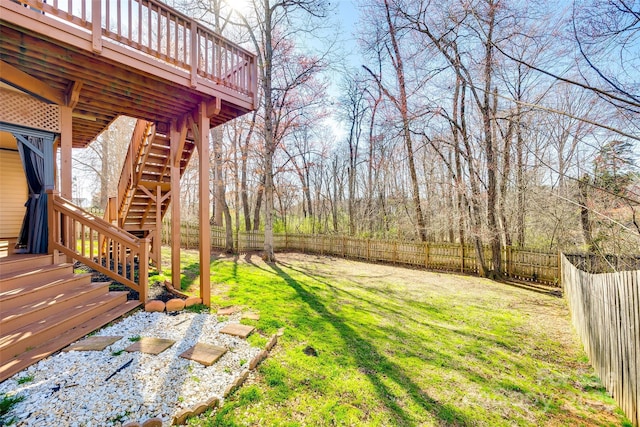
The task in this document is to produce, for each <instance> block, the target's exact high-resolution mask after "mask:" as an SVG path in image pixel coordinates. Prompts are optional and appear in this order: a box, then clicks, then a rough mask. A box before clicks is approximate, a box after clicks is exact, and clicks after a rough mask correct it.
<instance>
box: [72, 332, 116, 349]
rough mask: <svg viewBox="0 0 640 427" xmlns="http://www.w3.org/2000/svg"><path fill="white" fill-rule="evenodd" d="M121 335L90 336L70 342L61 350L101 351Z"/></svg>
mask: <svg viewBox="0 0 640 427" xmlns="http://www.w3.org/2000/svg"><path fill="white" fill-rule="evenodd" d="M121 338H122V337H99V336H95V335H94V336H92V337H89V338H85V339H83V340H82V341H78V342H76V343H73V344H71V345H70V346H68V347H67V348H65V349H63V350H62V351H102V350H104V349H105V348H107V347H109V346H110V345H111V344H113V343H114V342H116V341H118V340H119V339H121Z"/></svg>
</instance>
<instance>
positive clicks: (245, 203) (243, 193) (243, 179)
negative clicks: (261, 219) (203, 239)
mask: <svg viewBox="0 0 640 427" xmlns="http://www.w3.org/2000/svg"><path fill="white" fill-rule="evenodd" d="M254 120H255V114H254ZM251 127H252V128H253V124H252V126H251ZM250 140H251V138H250V136H247V138H246V139H245V141H244V144H243V148H242V153H241V155H242V158H241V160H240V197H241V198H242V212H243V213H244V227H245V230H247V231H250V230H251V208H250V207H249V191H248V189H247V163H248V156H249V141H250Z"/></svg>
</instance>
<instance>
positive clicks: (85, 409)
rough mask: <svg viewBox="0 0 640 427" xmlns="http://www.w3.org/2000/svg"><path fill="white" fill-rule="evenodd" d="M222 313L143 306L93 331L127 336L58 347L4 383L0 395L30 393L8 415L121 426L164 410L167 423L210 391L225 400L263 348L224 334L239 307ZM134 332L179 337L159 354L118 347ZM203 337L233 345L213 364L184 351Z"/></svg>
mask: <svg viewBox="0 0 640 427" xmlns="http://www.w3.org/2000/svg"><path fill="white" fill-rule="evenodd" d="M224 319H225V320H224V321H220V322H219V321H218V319H217V317H216V316H215V315H209V314H195V313H188V312H181V313H179V314H178V315H175V316H173V315H168V314H165V313H146V312H144V311H139V312H137V313H135V314H134V315H132V316H129V317H127V318H125V319H123V320H121V321H119V322H118V323H116V324H113V325H111V326H108V327H106V328H104V329H101V330H100V331H98V332H97V333H96V335H103V336H114V335H115V336H122V337H123V338H122V339H120V340H119V341H116V342H115V343H114V344H112V345H110V346H108V347H107V348H106V349H105V350H103V351H70V352H60V353H57V354H55V355H53V356H51V357H48V358H46V359H44V360H42V361H40V362H39V363H37V364H35V365H33V366H31V367H29V368H27V369H26V370H24V371H22V372H20V373H18V374H16V375H15V376H13V377H12V378H9V379H7V380H6V381H4V382H3V383H0V395H1V394H18V395H22V396H24V398H25V399H24V400H23V401H22V402H20V403H18V404H17V405H16V406H15V407H14V408H13V409H12V411H11V412H10V413H9V414H8V418H9V419H10V418H11V417H14V418H15V420H16V423H15V424H13V425H17V426H120V425H122V424H125V423H127V422H129V421H137V422H140V423H142V422H144V421H146V420H147V419H149V418H153V417H160V418H162V420H163V425H167V426H168V425H170V424H171V421H172V419H173V416H174V415H175V414H177V413H178V412H179V411H181V410H182V409H185V408H189V407H193V406H194V405H195V404H197V403H198V402H202V401H206V400H207V399H209V398H211V397H218V398H220V399H221V400H222V397H223V392H224V390H225V388H226V387H227V386H228V385H230V384H232V383H233V382H234V380H235V379H236V378H238V377H239V376H240V373H241V372H242V370H244V369H246V368H247V364H248V361H250V360H251V359H252V358H253V357H254V356H255V355H256V354H258V353H259V352H260V349H259V348H256V347H251V346H250V345H249V344H248V343H247V342H246V340H244V339H241V338H236V337H233V336H229V335H225V334H220V333H219V331H220V329H222V328H223V327H224V326H226V325H227V324H229V323H239V319H240V313H236V314H234V315H232V316H229V317H228V318H224ZM137 336H140V337H154V338H165V339H171V340H175V341H176V343H175V344H174V345H173V346H172V347H170V348H169V349H167V350H165V351H164V352H162V353H160V354H158V355H151V354H143V353H139V352H135V353H129V352H126V351H120V350H123V349H124V348H126V347H128V346H129V345H131V343H132V341H131V340H130V339H129V338H133V337H137ZM134 339H135V338H134ZM198 342H199V343H206V344H213V345H218V346H223V347H226V348H227V349H228V350H229V351H227V353H226V354H225V355H224V356H222V358H221V359H220V360H218V361H217V362H216V363H214V364H213V365H212V366H209V367H205V366H203V365H201V364H199V363H197V362H194V361H190V360H187V359H183V358H181V357H179V355H180V354H181V353H182V352H184V351H185V350H187V349H188V348H190V347H191V346H193V345H194V344H196V343H198ZM129 361H131V363H130V364H129V365H128V366H127V367H124V368H123V369H121V370H120V371H119V372H117V373H116V374H115V375H113V377H112V378H110V379H108V380H107V377H109V376H110V375H112V374H114V372H116V371H118V369H119V368H121V367H122V366H123V365H126V364H127V363H128V362H129ZM20 382H22V384H20Z"/></svg>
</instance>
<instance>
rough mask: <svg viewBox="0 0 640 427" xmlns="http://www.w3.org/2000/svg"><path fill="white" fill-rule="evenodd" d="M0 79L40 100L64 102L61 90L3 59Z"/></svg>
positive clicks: (61, 103)
mask: <svg viewBox="0 0 640 427" xmlns="http://www.w3.org/2000/svg"><path fill="white" fill-rule="evenodd" d="M0 80H2V81H3V82H5V83H7V84H8V85H10V86H13V87H15V88H17V89H20V90H22V91H24V92H27V93H28V94H30V95H31V96H34V97H36V98H38V99H40V100H41V101H44V102H47V103H50V104H58V105H64V104H65V102H64V101H65V94H64V92H63V91H61V90H58V89H55V88H52V87H51V86H49V85H48V84H46V83H44V82H43V81H41V80H39V79H36V78H35V77H32V76H31V75H29V74H27V73H25V72H24V71H22V70H19V69H18V68H16V67H14V66H13V65H11V64H8V63H6V62H4V61H0Z"/></svg>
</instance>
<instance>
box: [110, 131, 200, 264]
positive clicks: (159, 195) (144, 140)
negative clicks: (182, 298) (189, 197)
mask: <svg viewBox="0 0 640 427" xmlns="http://www.w3.org/2000/svg"><path fill="white" fill-rule="evenodd" d="M194 149H195V143H194V142H193V140H192V139H189V138H187V139H186V141H185V144H184V147H183V149H182V151H181V157H180V176H182V175H183V173H184V171H185V169H186V167H187V165H188V164H189V160H190V159H191V155H192V154H193V151H194ZM170 152H171V140H170V138H169V136H168V135H165V134H162V133H159V132H158V131H157V130H156V127H155V125H154V124H153V123H151V122H148V121H145V120H138V121H137V123H136V127H135V129H134V132H133V135H132V137H131V143H130V144H129V150H128V152H127V156H126V158H125V162H124V165H123V168H122V173H121V175H120V181H119V183H118V195H117V197H115V198H112V199H110V200H109V206H108V208H107V210H106V212H105V219H106V220H107V221H109V222H111V223H113V224H116V225H117V226H118V227H120V228H122V229H124V230H126V231H127V232H129V233H131V234H133V235H134V236H136V237H139V238H144V237H148V236H150V237H151V238H152V241H151V242H152V249H151V254H150V257H151V259H152V260H153V261H154V263H155V265H156V267H157V268H160V245H161V242H160V240H161V239H160V232H161V227H162V218H163V217H164V215H165V214H166V212H167V210H168V208H169V204H170V202H171V168H170V161H171V153H170Z"/></svg>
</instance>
